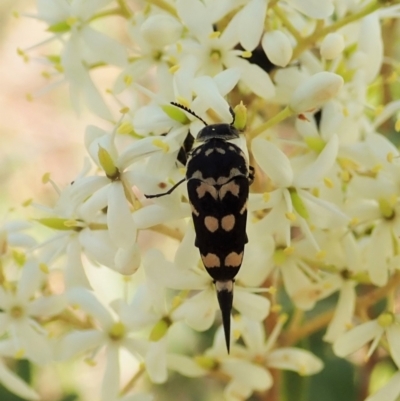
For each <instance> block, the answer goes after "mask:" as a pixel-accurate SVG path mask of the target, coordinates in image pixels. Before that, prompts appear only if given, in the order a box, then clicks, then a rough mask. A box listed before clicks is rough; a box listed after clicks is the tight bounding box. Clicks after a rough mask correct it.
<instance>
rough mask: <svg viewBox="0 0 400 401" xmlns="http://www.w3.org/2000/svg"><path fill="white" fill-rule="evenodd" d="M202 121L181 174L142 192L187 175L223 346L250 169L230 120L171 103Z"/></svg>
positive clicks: (240, 251)
mask: <svg viewBox="0 0 400 401" xmlns="http://www.w3.org/2000/svg"><path fill="white" fill-rule="evenodd" d="M171 104H173V105H174V106H176V107H179V108H181V109H183V110H185V111H186V112H188V113H190V114H192V115H193V116H194V117H196V118H198V119H199V120H200V121H202V122H203V124H204V125H205V127H204V128H203V129H201V130H200V132H199V133H198V135H197V139H196V141H197V142H199V143H200V144H199V146H197V147H196V148H195V149H194V150H193V151H192V152H191V153H190V154H189V155H188V159H187V163H186V167H187V170H186V177H185V178H184V179H183V180H181V181H179V182H178V183H177V184H175V185H174V186H173V187H172V188H170V189H169V190H168V191H167V192H164V193H160V194H156V195H146V197H147V198H157V197H160V196H164V195H168V194H170V193H171V192H172V191H173V190H174V189H175V188H177V187H178V185H180V184H181V183H182V182H184V181H187V191H188V195H189V202H190V205H191V208H192V218H193V223H194V228H195V231H196V241H195V246H196V247H197V248H199V250H200V255H201V259H202V261H203V264H204V267H205V268H206V270H207V272H208V273H209V275H210V276H211V277H212V278H213V279H214V283H215V288H216V291H217V298H218V303H219V306H220V309H221V313H222V323H223V326H224V332H225V341H226V347H227V350H228V353H229V348H230V327H231V311H232V302H233V284H234V281H235V276H236V274H237V273H238V271H239V269H240V266H241V264H242V260H243V253H244V246H245V244H246V243H247V241H248V240H247V234H246V219H247V199H248V196H249V186H250V184H251V183H252V181H253V178H254V175H253V173H254V169H253V168H252V167H251V166H249V164H248V161H247V158H246V156H245V154H244V153H243V151H242V150H241V149H240V148H239V147H238V146H236V145H235V144H233V143H231V142H229V140H232V139H238V138H239V137H240V134H239V131H238V130H237V129H236V128H235V127H234V126H233V124H234V122H235V115H234V113H233V111H232V110H231V114H232V117H233V121H232V122H231V124H212V125H207V123H206V122H205V121H204V120H203V119H201V118H200V117H199V116H197V115H196V114H195V113H194V112H193V111H192V110H190V109H188V108H186V107H185V106H183V105H181V104H178V103H173V102H171Z"/></svg>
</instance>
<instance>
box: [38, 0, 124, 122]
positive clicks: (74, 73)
mask: <svg viewBox="0 0 400 401" xmlns="http://www.w3.org/2000/svg"><path fill="white" fill-rule="evenodd" d="M110 2H111V0H99V1H93V0H89V1H87V2H81V1H79V0H74V1H71V2H64V1H61V0H54V1H53V2H52V4H51V6H50V7H49V3H48V2H47V1H46V0H38V15H37V18H39V19H42V20H44V21H45V22H47V23H48V24H49V31H51V32H54V36H53V39H60V42H61V43H62V45H63V48H62V50H61V52H60V53H61V60H60V68H59V69H58V70H61V69H62V71H63V74H64V76H65V79H64V80H66V81H67V82H68V83H69V85H70V94H71V100H72V101H71V103H72V105H73V106H74V107H75V109H76V110H77V111H79V110H80V101H81V98H82V97H83V98H84V99H85V102H86V103H87V105H88V107H89V109H90V110H91V111H92V112H94V113H95V114H97V115H98V116H100V117H101V118H105V119H108V120H112V115H111V113H110V111H109V109H108V106H107V105H106V103H105V102H104V100H103V97H102V96H101V94H100V92H99V90H98V89H97V88H96V86H95V84H94V83H93V81H92V79H91V77H90V73H89V71H90V66H92V65H95V64H97V63H107V64H113V65H118V66H123V65H125V63H126V61H127V56H126V51H125V48H124V46H122V45H121V44H119V43H118V42H117V41H115V40H114V39H112V38H111V37H109V36H108V35H105V34H103V33H101V32H99V31H97V30H95V29H93V28H92V27H91V26H90V22H91V17H92V16H93V15H94V14H95V13H96V12H97V11H98V10H99V9H101V8H103V7H104V6H106V5H107V4H109V3H110Z"/></svg>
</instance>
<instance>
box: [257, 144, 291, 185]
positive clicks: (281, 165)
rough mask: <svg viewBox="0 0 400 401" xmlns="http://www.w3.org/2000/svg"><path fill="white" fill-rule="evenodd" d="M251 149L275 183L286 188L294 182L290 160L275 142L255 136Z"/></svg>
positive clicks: (259, 163)
mask: <svg viewBox="0 0 400 401" xmlns="http://www.w3.org/2000/svg"><path fill="white" fill-rule="evenodd" d="M251 149H252V151H253V155H254V158H255V159H256V162H257V163H258V165H259V166H260V167H261V168H262V169H263V171H264V172H265V173H266V174H267V175H268V176H269V177H270V178H271V180H272V181H273V182H274V184H275V185H277V186H279V187H280V188H285V187H288V186H290V185H291V184H292V180H293V170H292V166H291V164H290V160H289V158H288V157H287V156H286V155H285V154H284V153H283V152H282V151H281V150H280V149H279V148H278V147H277V146H276V145H275V144H273V143H272V142H270V141H267V140H265V139H262V138H255V139H254V140H253V142H252V143H251Z"/></svg>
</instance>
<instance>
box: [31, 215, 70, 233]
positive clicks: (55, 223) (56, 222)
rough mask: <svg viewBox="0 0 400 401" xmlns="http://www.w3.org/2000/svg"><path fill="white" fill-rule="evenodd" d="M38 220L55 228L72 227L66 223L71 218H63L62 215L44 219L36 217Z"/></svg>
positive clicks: (66, 228)
mask: <svg viewBox="0 0 400 401" xmlns="http://www.w3.org/2000/svg"><path fill="white" fill-rule="evenodd" d="M36 221H37V222H39V223H40V224H42V225H44V226H46V227H49V228H53V229H55V230H70V228H69V227H67V226H66V225H65V223H66V222H67V221H69V219H62V218H60V217H44V218H42V219H36Z"/></svg>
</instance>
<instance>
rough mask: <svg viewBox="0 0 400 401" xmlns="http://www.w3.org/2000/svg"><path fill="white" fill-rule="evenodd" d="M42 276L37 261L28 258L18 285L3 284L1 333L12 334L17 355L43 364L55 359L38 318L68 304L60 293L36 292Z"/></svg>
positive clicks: (0, 291)
mask: <svg viewBox="0 0 400 401" xmlns="http://www.w3.org/2000/svg"><path fill="white" fill-rule="evenodd" d="M43 278H44V274H43V273H42V272H41V271H40V270H39V266H38V264H37V262H36V261H34V260H28V261H27V262H26V264H25V265H24V266H23V267H22V274H21V276H20V277H19V281H18V284H17V286H16V288H15V289H12V286H11V285H10V288H9V289H6V288H5V287H0V309H1V312H0V335H1V334H6V333H7V334H8V335H9V336H10V338H11V339H12V342H13V345H14V350H15V355H16V356H18V357H20V358H21V357H26V358H28V359H29V360H32V361H33V362H35V363H36V364H40V365H43V364H46V363H48V362H50V361H51V360H52V350H51V345H50V342H49V338H48V333H47V331H46V330H45V329H44V328H43V327H42V326H41V325H40V323H39V322H40V320H39V319H41V318H46V317H52V316H55V315H57V314H58V313H60V312H61V311H62V310H63V309H64V307H65V300H64V297H63V296H61V295H48V296H35V294H36V292H37V291H38V289H39V288H40V286H41V285H42V282H43Z"/></svg>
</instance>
